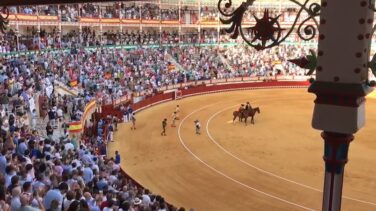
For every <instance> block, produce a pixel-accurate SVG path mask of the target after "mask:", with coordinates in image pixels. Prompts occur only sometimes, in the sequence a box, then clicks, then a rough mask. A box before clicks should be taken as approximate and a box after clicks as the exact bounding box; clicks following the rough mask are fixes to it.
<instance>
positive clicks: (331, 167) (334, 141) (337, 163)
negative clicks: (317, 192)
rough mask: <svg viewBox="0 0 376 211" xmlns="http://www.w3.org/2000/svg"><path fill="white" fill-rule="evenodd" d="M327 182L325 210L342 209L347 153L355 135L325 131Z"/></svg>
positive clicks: (325, 184) (324, 197) (324, 198)
mask: <svg viewBox="0 0 376 211" xmlns="http://www.w3.org/2000/svg"><path fill="white" fill-rule="evenodd" d="M321 136H322V138H323V139H324V141H325V144H324V146H325V147H324V161H325V183H324V195H323V206H322V210H323V211H334V210H338V211H339V210H341V198H342V186H343V175H344V170H345V165H346V163H347V154H348V150H349V146H350V142H351V141H352V140H353V139H354V136H353V135H350V134H340V133H331V132H323V133H322V134H321Z"/></svg>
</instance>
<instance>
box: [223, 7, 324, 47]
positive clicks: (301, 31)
mask: <svg viewBox="0 0 376 211" xmlns="http://www.w3.org/2000/svg"><path fill="white" fill-rule="evenodd" d="M224 1H227V2H226V3H225V4H224V7H223V6H222V5H223V3H224ZM290 1H292V2H294V3H295V4H297V5H299V6H300V9H299V11H298V13H297V16H296V18H295V20H294V22H293V24H292V26H291V28H290V29H289V30H288V31H287V33H286V35H284V36H283V37H282V31H283V30H285V29H282V28H281V26H280V24H279V22H278V18H279V17H280V15H278V16H277V17H270V16H269V12H268V10H265V12H264V16H263V17H262V18H261V19H259V18H257V17H256V16H255V15H254V14H253V17H254V19H255V20H256V25H255V26H252V27H249V28H243V27H242V21H243V16H244V14H245V12H246V11H247V10H248V7H250V6H252V5H253V3H254V2H255V0H247V1H246V2H243V3H242V4H241V5H240V6H239V7H238V8H237V9H235V10H234V11H233V12H228V10H229V9H230V8H231V6H232V0H219V1H218V10H219V12H220V13H221V14H222V15H223V16H225V17H227V19H223V18H220V20H221V22H222V23H223V24H230V23H231V26H230V28H228V29H226V32H227V33H232V35H231V38H232V39H236V38H237V37H238V36H239V34H240V36H241V37H242V39H243V40H244V41H245V42H246V43H247V44H248V45H250V46H251V47H254V48H255V49H257V50H263V49H266V48H271V47H274V46H277V45H279V44H280V43H282V42H283V41H285V40H286V38H287V37H289V36H290V34H291V33H292V32H293V30H294V29H295V28H296V26H298V27H297V34H298V36H299V37H300V38H301V39H302V40H305V41H308V40H311V39H313V38H314V37H315V36H316V34H317V33H316V30H317V29H318V25H319V24H318V22H317V20H316V17H317V16H319V15H320V11H321V6H320V5H319V4H318V3H310V4H309V1H310V0H306V1H305V2H304V3H303V4H301V3H300V2H298V1H296V0H290ZM303 11H305V12H307V13H308V17H307V18H305V19H304V20H303V21H301V22H300V23H299V24H298V21H299V19H300V17H301V14H302V12H303ZM310 20H312V21H313V22H314V24H307V23H308V21H310ZM245 30H248V32H250V36H249V37H250V38H248V37H247V36H246V35H245ZM260 42H261V44H260Z"/></svg>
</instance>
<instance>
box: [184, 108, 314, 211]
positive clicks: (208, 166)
mask: <svg viewBox="0 0 376 211" xmlns="http://www.w3.org/2000/svg"><path fill="white" fill-rule="evenodd" d="M212 105H215V104H210V105H207V106H204V107H202V108H199V109H196V110H194V111H193V112H191V113H190V114H188V115H187V116H185V117H184V118H183V119H182V121H181V122H180V124H179V128H178V138H179V141H180V143H181V144H182V145H183V147H184V148H185V149H186V150H187V152H189V154H191V155H192V156H193V157H194V158H195V159H197V160H198V161H200V162H201V163H202V164H204V165H205V166H206V167H207V168H209V169H211V170H212V171H214V172H216V173H217V174H219V175H221V176H223V177H225V178H227V179H229V180H231V181H232V182H235V183H237V184H239V185H241V186H243V187H246V188H248V189H250V190H253V191H255V192H257V193H259V194H262V195H265V196H268V197H270V198H273V199H276V200H278V201H281V202H284V203H286V204H289V205H293V206H296V207H299V208H301V209H304V210H311V211H312V210H314V209H312V208H308V207H305V206H303V205H300V204H296V203H294V202H291V201H288V200H285V199H282V198H279V197H277V196H274V195H271V194H269V193H266V192H263V191H261V190H258V189H256V188H254V187H251V186H249V185H247V184H244V183H242V182H240V181H238V180H236V179H234V178H232V177H230V176H228V175H227V174H225V173H223V172H221V171H219V170H218V169H216V168H214V167H213V166H211V165H209V164H208V163H206V162H205V161H203V160H202V159H200V158H199V157H198V156H197V155H196V154H194V153H193V152H192V151H191V150H190V149H189V148H188V147H187V146H186V145H185V143H184V141H183V139H182V137H181V133H180V130H181V126H182V125H183V123H184V122H185V120H186V119H187V118H188V117H190V116H192V115H193V114H194V113H197V112H198V111H201V110H204V109H205V108H208V107H210V106H212Z"/></svg>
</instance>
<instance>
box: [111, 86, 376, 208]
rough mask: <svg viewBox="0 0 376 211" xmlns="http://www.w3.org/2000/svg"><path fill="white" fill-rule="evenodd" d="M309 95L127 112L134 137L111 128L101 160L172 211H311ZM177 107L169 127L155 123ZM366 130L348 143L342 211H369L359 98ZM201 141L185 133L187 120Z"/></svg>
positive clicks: (317, 190) (372, 107)
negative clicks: (111, 159) (236, 113)
mask: <svg viewBox="0 0 376 211" xmlns="http://www.w3.org/2000/svg"><path fill="white" fill-rule="evenodd" d="M313 100H314V95H312V94H309V93H307V89H305V88H303V89H265V90H250V91H238V92H226V93H218V94H212V95H203V96H196V97H190V98H186V99H183V100H181V101H173V102H168V103H164V104H161V105H157V106H154V107H152V108H149V109H147V110H144V111H142V112H140V113H138V114H137V130H135V131H131V130H130V125H129V124H121V125H119V130H118V132H117V133H115V142H113V143H111V144H110V146H109V153H110V155H114V151H115V150H119V151H120V153H121V155H122V163H121V166H122V168H123V169H124V170H125V171H126V172H127V173H128V174H129V175H130V176H132V177H133V178H134V179H136V180H137V181H138V182H139V183H141V184H142V185H143V186H145V187H147V188H149V189H150V190H151V191H152V192H154V193H155V194H160V195H162V196H164V197H165V199H166V200H167V201H168V202H170V203H172V204H174V205H175V206H184V207H186V208H191V207H193V208H195V210H196V211H218V210H225V211H228V210H262V211H269V210H270V211H274V210H286V211H287V210H288V211H291V210H321V201H322V193H321V190H322V187H323V174H324V173H323V170H324V169H323V166H324V162H323V160H322V156H323V140H322V139H321V137H320V131H317V130H313V129H312V127H311V125H310V124H311V117H312V110H313ZM246 101H250V102H251V104H252V106H254V107H256V106H257V107H260V109H261V114H257V115H256V120H255V121H256V124H255V125H248V126H244V124H241V123H238V122H236V123H235V124H232V122H231V119H232V111H233V110H235V109H237V108H238V107H239V105H240V104H241V103H244V102H246ZM177 104H179V105H180V107H181V110H182V112H181V115H180V116H181V118H180V120H179V121H178V123H177V127H176V128H171V127H168V128H167V136H165V137H162V136H161V135H160V132H161V121H162V119H163V118H165V117H166V118H168V119H169V121H170V119H171V118H170V116H171V113H172V112H173V111H174V109H175V106H176V105H177ZM366 109H367V123H366V126H365V127H364V128H363V129H362V130H361V131H359V132H358V133H357V134H356V135H355V141H353V142H352V143H351V148H350V153H349V160H350V161H349V163H348V164H347V165H346V173H345V184H344V190H343V193H344V197H345V198H344V199H343V203H342V204H343V205H342V210H348V211H362V210H370V211H371V210H376V176H375V175H376V168H375V166H376V140H375V138H374V137H375V131H376V97H372V96H371V97H369V98H368V99H367V106H366ZM196 119H199V120H200V121H201V124H202V131H201V132H202V134H201V135H196V134H195V133H194V123H193V122H194V120H196Z"/></svg>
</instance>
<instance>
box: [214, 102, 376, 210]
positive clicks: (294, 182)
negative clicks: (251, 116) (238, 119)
mask: <svg viewBox="0 0 376 211" xmlns="http://www.w3.org/2000/svg"><path fill="white" fill-rule="evenodd" d="M234 107H236V105H234V106H230V107H227V108H225V109H222V110H220V111H218V112H216V113H215V114H213V115H212V116H211V117H210V118H209V119H208V121H207V122H206V133H207V134H208V136H209V139H210V140H211V141H212V142H213V143H214V144H215V145H217V146H218V147H219V148H220V149H221V150H222V151H224V152H225V153H226V154H228V155H230V156H231V157H233V158H235V159H236V160H238V161H240V162H241V163H243V164H245V165H247V166H249V167H251V168H253V169H256V170H258V171H260V172H262V173H264V174H267V175H269V176H272V177H275V178H278V179H281V180H283V181H286V182H290V183H293V184H295V185H298V186H301V187H304V188H307V189H310V190H314V191H317V192H320V193H322V190H320V189H317V188H314V187H312V186H308V185H305V184H302V183H299V182H296V181H293V180H290V179H287V178H284V177H282V176H279V175H276V174H273V173H272V172H269V171H266V170H264V169H262V168H259V167H257V166H254V165H252V164H250V163H248V162H247V161H244V160H243V159H241V158H239V157H238V156H236V155H234V154H233V153H231V152H230V151H228V150H226V149H225V148H224V147H223V146H222V145H220V144H219V143H218V142H217V141H215V139H214V138H213V137H212V135H211V134H210V131H209V124H210V122H211V120H212V119H213V118H214V117H216V116H217V115H218V114H220V113H222V112H224V111H227V110H229V109H231V108H234ZM342 198H344V199H347V200H351V201H356V202H359V203H364V204H369V205H373V206H376V203H373V202H369V201H364V200H360V199H355V198H351V197H348V196H342Z"/></svg>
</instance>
